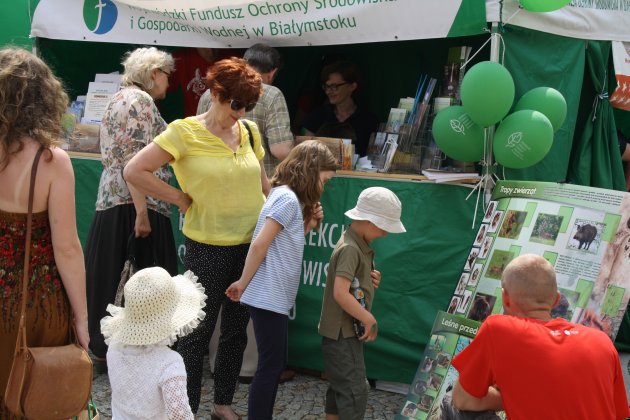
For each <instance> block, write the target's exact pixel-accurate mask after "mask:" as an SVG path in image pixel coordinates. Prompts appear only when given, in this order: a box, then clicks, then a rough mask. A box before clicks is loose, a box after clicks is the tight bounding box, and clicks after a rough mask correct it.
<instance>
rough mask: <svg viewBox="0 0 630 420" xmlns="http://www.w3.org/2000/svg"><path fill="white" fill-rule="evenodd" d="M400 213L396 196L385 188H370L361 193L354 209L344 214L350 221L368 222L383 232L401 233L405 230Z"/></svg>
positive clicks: (400, 207) (400, 209) (400, 208)
mask: <svg viewBox="0 0 630 420" xmlns="http://www.w3.org/2000/svg"><path fill="white" fill-rule="evenodd" d="M401 212H402V205H401V204H400V200H399V199H398V197H397V196H396V194H394V193H393V192H391V191H390V190H388V189H387V188H383V187H370V188H366V189H364V190H363V191H361V194H359V199H358V200H357V205H356V207H355V208H353V209H350V210H348V211H347V212H346V213H345V214H346V216H348V217H349V218H351V219H352V220H369V221H370V222H372V223H374V224H375V225H376V226H377V227H379V228H381V229H383V230H384V231H385V232H390V233H403V232H406V231H407V230H406V229H405V227H404V226H403V224H402V222H401V221H400V214H401Z"/></svg>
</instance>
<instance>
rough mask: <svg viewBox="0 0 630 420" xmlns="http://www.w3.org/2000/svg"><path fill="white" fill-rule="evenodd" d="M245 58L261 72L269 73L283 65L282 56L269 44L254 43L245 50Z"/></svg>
mask: <svg viewBox="0 0 630 420" xmlns="http://www.w3.org/2000/svg"><path fill="white" fill-rule="evenodd" d="M243 58H244V59H245V60H247V63H248V64H249V65H250V66H252V67H253V68H255V69H256V70H258V71H259V72H260V73H269V72H270V71H272V70H273V69H280V67H282V56H281V55H280V53H279V52H278V50H276V49H275V48H273V47H270V46H269V45H267V44H260V43H259V44H254V45H252V46H251V47H249V48H248V49H247V51H245V54H244V55H243Z"/></svg>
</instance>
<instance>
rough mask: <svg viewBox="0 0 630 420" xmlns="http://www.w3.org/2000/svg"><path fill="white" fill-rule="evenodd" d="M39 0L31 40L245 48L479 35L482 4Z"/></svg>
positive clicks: (432, 0)
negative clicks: (262, 44) (39, 38)
mask: <svg viewBox="0 0 630 420" xmlns="http://www.w3.org/2000/svg"><path fill="white" fill-rule="evenodd" d="M210 3H212V6H209V2H208V1H204V0H83V1H82V2H79V1H76V0H40V1H39V4H38V5H37V8H36V9H35V13H34V16H33V24H32V28H31V35H32V36H36V37H44V38H52V39H67V40H79V41H96V42H117V43H135V44H154V45H172V46H187V47H217V48H229V47H234V48H238V47H249V46H251V45H253V44H255V43H257V42H265V43H267V44H269V45H273V46H305V45H331V44H352V43H364V42H381V41H396V40H410V39H425V38H444V37H448V36H460V35H474V34H481V33H482V32H483V29H484V28H485V2H484V0H466V1H465V2H464V1H463V0H265V1H249V2H247V1H243V0H221V1H214V2H210Z"/></svg>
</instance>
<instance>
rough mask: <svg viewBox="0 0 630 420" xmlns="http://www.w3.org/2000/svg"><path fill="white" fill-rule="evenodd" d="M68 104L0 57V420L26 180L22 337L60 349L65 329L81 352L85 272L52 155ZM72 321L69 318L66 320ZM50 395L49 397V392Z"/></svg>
mask: <svg viewBox="0 0 630 420" xmlns="http://www.w3.org/2000/svg"><path fill="white" fill-rule="evenodd" d="M67 106H68V96H67V95H66V93H65V92H64V90H63V87H62V86H61V83H60V82H59V81H58V80H57V79H56V78H55V76H54V75H53V74H52V72H51V71H50V69H49V68H48V66H47V65H46V64H45V63H44V62H43V61H42V60H40V59H39V58H37V57H36V56H34V55H33V54H31V53H29V52H27V51H25V50H22V49H17V48H5V49H2V50H0V185H2V188H0V296H1V299H0V418H2V419H10V418H13V417H12V416H11V415H10V413H8V412H7V410H6V408H5V407H4V392H5V388H6V385H7V380H8V376H9V373H10V369H11V363H12V361H13V351H14V348H15V343H16V333H17V329H18V321H19V312H20V299H21V290H22V272H23V266H24V246H25V240H26V217H27V213H28V194H29V182H30V172H31V167H32V165H33V160H34V157H35V154H36V153H37V151H38V150H39V149H40V148H43V149H44V153H43V154H42V158H41V159H40V160H39V164H38V172H37V177H36V183H35V193H34V199H33V222H32V223H33V227H32V228H33V233H32V239H31V262H30V271H31V273H30V280H29V286H28V295H29V296H28V300H27V303H28V304H27V308H26V335H27V340H28V344H29V345H30V346H57V345H63V344H66V343H67V340H68V333H69V328H70V325H71V324H70V322H72V321H73V322H74V325H75V327H76V330H77V335H78V339H79V342H80V344H81V346H83V348H85V349H86V350H87V348H88V342H89V338H88V329H87V308H86V298H85V268H84V265H83V252H82V250H81V244H80V242H79V237H78V235H77V228H76V218H75V207H74V173H73V171H72V165H71V163H70V158H69V157H68V155H67V154H66V153H65V152H64V151H63V150H61V149H60V148H57V147H55V141H56V139H57V138H58V137H59V135H60V133H61V117H62V115H63V114H64V112H65V111H66V107H67ZM72 316H74V317H73V318H71V317H72ZM51 392H54V390H51Z"/></svg>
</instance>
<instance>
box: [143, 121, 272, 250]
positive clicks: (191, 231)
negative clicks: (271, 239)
mask: <svg viewBox="0 0 630 420" xmlns="http://www.w3.org/2000/svg"><path fill="white" fill-rule="evenodd" d="M238 124H239V127H240V131H241V144H240V146H239V148H238V149H237V151H236V152H234V151H232V149H230V148H229V147H228V146H227V145H226V144H225V143H224V142H223V141H222V140H221V139H220V138H218V137H217V136H215V135H214V134H212V133H211V132H209V131H208V130H207V129H206V128H205V127H204V125H203V124H202V123H201V122H200V121H198V120H197V119H196V118H194V117H189V118H186V119H183V120H175V121H173V122H172V123H170V124H169V125H168V128H167V129H166V130H165V131H164V132H162V134H160V135H159V136H157V137H156V138H155V139H154V140H153V141H154V142H155V143H156V144H157V145H158V146H160V147H161V148H162V149H163V150H165V151H166V152H168V153H169V154H171V155H172V156H173V160H172V161H171V166H172V167H173V171H174V172H175V177H176V178H177V182H178V183H179V186H180V187H181V189H182V191H184V192H186V193H187V194H188V195H189V196H190V197H191V198H192V205H191V206H190V207H189V208H188V211H187V212H186V218H185V219H184V227H183V232H184V235H186V237H188V238H190V239H192V240H194V241H197V242H201V243H204V244H209V245H219V246H230V245H240V244H247V243H250V242H251V240H252V235H253V234H254V228H255V227H256V221H257V220H258V215H259V214H260V209H261V208H262V206H263V204H264V202H265V196H264V195H263V193H262V186H261V182H260V163H259V161H260V160H262V159H263V157H264V156H265V151H264V150H263V148H262V146H261V141H260V133H259V131H258V127H257V126H256V123H254V122H252V121H248V124H249V127H250V128H251V130H252V134H253V135H254V150H252V147H251V145H250V142H249V135H248V134H247V129H246V128H245V126H243V123H242V122H241V121H239V122H238Z"/></svg>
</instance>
